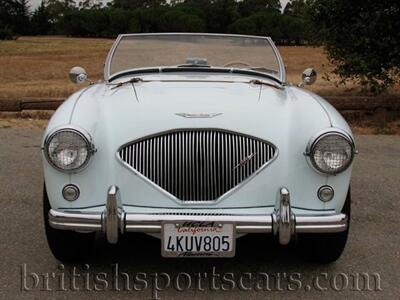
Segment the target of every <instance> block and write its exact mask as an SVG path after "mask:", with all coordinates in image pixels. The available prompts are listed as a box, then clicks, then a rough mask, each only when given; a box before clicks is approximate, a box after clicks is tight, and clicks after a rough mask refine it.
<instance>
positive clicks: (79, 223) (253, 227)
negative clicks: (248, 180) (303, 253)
mask: <svg viewBox="0 0 400 300" xmlns="http://www.w3.org/2000/svg"><path fill="white" fill-rule="evenodd" d="M180 221H190V222H199V223H202V222H215V223H219V222H220V223H232V224H234V227H235V229H236V233H237V234H246V233H273V234H274V235H275V236H277V237H278V240H279V243H280V244H282V245H286V244H288V243H289V242H290V240H291V239H292V237H293V236H294V235H295V234H296V233H323V232H325V233H326V232H341V231H345V230H346V229H347V224H348V222H347V221H348V220H347V216H346V215H345V214H343V213H340V214H325V215H299V214H297V215H295V214H294V213H293V211H292V209H291V206H290V193H289V191H288V189H286V188H281V189H280V197H279V201H278V202H277V203H276V205H275V209H274V212H273V213H272V214H270V215H190V216H186V215H154V214H134V213H126V212H125V211H124V207H123V204H122V201H121V196H120V192H119V188H118V187H117V186H111V187H110V188H109V189H108V193H107V202H106V207H105V210H104V211H103V212H102V213H93V214H92V213H77V212H65V211H58V210H54V209H51V210H50V211H49V223H50V226H52V227H53V228H56V229H63V230H73V231H80V232H91V231H102V232H104V234H105V236H106V238H107V240H108V242H109V243H112V244H115V243H117V242H118V238H119V235H120V234H123V233H125V232H143V233H161V232H162V225H163V222H180Z"/></svg>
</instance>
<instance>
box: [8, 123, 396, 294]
mask: <svg viewBox="0 0 400 300" xmlns="http://www.w3.org/2000/svg"><path fill="white" fill-rule="evenodd" d="M41 134H42V132H41V130H34V129H0V183H1V188H0V191H1V193H0V204H1V213H0V214H1V217H0V226H1V231H0V254H1V261H0V298H1V299H17V298H18V299H45V298H50V299H66V298H74V299H90V298H95V297H96V298H97V299H109V298H110V297H114V296H117V295H116V294H117V293H116V291H115V290H116V288H117V287H118V288H124V291H122V292H119V293H118V297H121V298H126V299H134V298H145V299H151V298H152V297H153V298H155V296H158V298H161V299H172V298H178V299H189V298H194V299H200V298H206V299H208V298H210V297H213V298H218V299H232V298H240V297H252V298H259V299H265V298H278V297H279V298H280V297H282V296H285V297H287V298H289V299H291V298H293V299H297V298H304V297H307V298H312V297H313V298H315V297H324V298H334V297H337V296H347V297H352V298H371V299H372V298H373V299H376V298H382V299H399V295H400V286H399V277H400V271H399V267H400V253H399V245H400V237H399V231H398V227H399V225H398V222H399V216H400V214H399V208H400V204H399V203H400V201H399V197H398V195H399V194H400V181H399V177H400V176H399V175H400V155H399V154H400V137H399V136H358V137H357V144H358V148H359V151H360V154H359V155H358V157H357V160H356V163H355V170H354V176H353V182H352V191H353V216H352V225H351V230H350V239H349V243H348V246H347V248H346V250H345V253H344V254H343V256H342V258H341V259H340V260H339V261H337V262H336V263H335V264H332V265H329V266H319V265H315V264H311V263H309V262H307V261H305V260H304V259H303V258H302V257H301V256H299V255H297V253H296V251H295V250H294V249H283V248H280V247H278V246H276V245H274V244H273V243H270V241H269V242H268V240H265V241H264V240H263V239H260V238H248V237H244V238H241V239H239V242H238V247H239V249H238V252H239V256H238V257H236V258H235V259H227V260H210V259H202V260H199V259H194V260H168V259H162V258H160V255H159V247H160V245H159V241H158V240H156V239H153V238H150V237H146V236H144V237H137V236H127V237H125V238H124V240H123V241H122V242H121V243H120V244H119V245H118V246H110V245H107V244H106V243H105V242H104V240H103V239H102V238H101V237H99V238H98V239H97V240H96V244H97V245H96V246H97V251H96V252H95V253H94V254H93V257H92V258H91V259H90V260H89V261H88V265H87V266H85V265H77V266H76V271H75V274H76V275H75V276H74V275H73V269H74V267H75V266H73V265H65V266H60V265H59V263H58V262H57V261H56V260H55V259H54V258H53V257H52V255H51V253H50V251H49V249H48V248H47V244H46V241H45V236H44V229H43V225H42V212H41V201H42V198H41V197H42V195H41V193H42V181H43V179H42V170H41V158H40V149H39V144H40V139H41ZM254 250H257V252H255V251H254ZM115 264H117V266H118V268H119V270H118V274H119V275H118V276H117V278H118V280H119V281H118V286H117V287H116V286H115V278H114V277H113V273H115V272H116V270H115V269H116V265H115ZM122 272H126V273H127V274H128V276H129V283H130V286H128V289H127V288H126V286H125V287H123V286H122V285H123V284H124V281H122V280H123V278H124V276H125V275H123V274H121V273H122ZM163 272H164V273H165V274H163ZM33 273H34V274H36V275H34V274H33ZM213 273H214V274H213ZM249 273H250V274H249ZM262 273H267V274H268V275H269V276H270V278H269V281H267V280H266V277H265V274H264V275H263V274H262ZM361 273H369V274H371V277H370V281H371V289H378V288H379V287H377V286H376V284H375V279H376V278H377V276H376V275H375V276H374V273H375V274H379V276H380V289H381V291H363V292H360V291H357V287H356V286H355V285H354V284H352V283H351V282H353V283H354V282H355V281H357V279H356V278H357V277H356V275H357V274H361ZM152 274H153V275H152ZM156 274H157V276H158V277H157V276H156ZM195 274H197V275H195ZM198 274H200V275H198ZM218 274H219V275H221V276H223V275H224V276H225V277H224V278H223V279H221V277H220V278H219V277H218V276H217V275H218ZM77 275H80V277H77ZM167 275H168V276H169V277H170V279H171V280H172V282H171V283H170V287H169V288H168V289H167V290H165V291H160V292H159V293H158V294H157V295H156V294H155V283H157V282H158V284H159V287H160V289H163V287H164V285H165V284H167V283H168V282H167V281H168V279H167ZM189 275H191V276H192V278H191V280H192V282H191V286H192V289H190V290H186V291H184V292H180V291H179V289H185V288H186V286H187V285H188V278H187V276H189ZM361 275H362V274H361ZM361 275H360V276H361ZM36 276H39V277H36ZM46 276H48V277H47V278H48V279H46ZM87 276H89V280H88V284H86V278H87ZM95 276H97V277H96V278H94V277H95ZM135 276H136V277H135ZM145 276H146V278H145ZM206 276H207V278H206ZM249 276H252V280H249ZM24 278H25V280H24ZM73 278H75V283H74V282H73V281H74V280H73ZM198 278H202V279H201V280H200V284H199V283H198ZM279 278H280V279H279ZM363 278H365V277H359V280H358V282H359V283H360V282H361V283H360V285H364V284H363V282H362V279H363ZM36 279H39V281H38V282H37V283H38V286H36V287H35V283H36V282H35V280H36ZM140 279H145V280H144V281H139V280H140ZM229 279H234V280H235V281H234V283H235V285H236V288H235V289H232V286H233V282H232V281H229ZM296 279H299V280H300V282H298V281H296ZM346 279H348V280H349V281H350V282H349V283H348V285H346ZM360 280H361V281H360ZM176 281H177V282H178V283H180V284H179V285H177V284H176ZM46 282H48V284H46ZM60 282H61V283H62V282H64V288H65V289H66V290H67V291H62V288H63V286H62V285H61V284H60ZM278 282H279V283H280V284H281V286H278V285H277V283H278ZM95 283H96V285H95ZM134 283H135V284H136V285H135V288H136V289H137V290H138V291H133V289H134V286H133V284H134ZM221 283H223V284H222V285H221ZM267 283H269V286H268V285H267ZM289 283H291V285H289ZM74 284H75V286H74ZM145 284H148V287H147V288H145V287H146V286H145ZM213 284H214V285H215V286H213ZM346 286H347V288H346ZM94 288H97V289H98V290H99V291H97V292H93V291H89V290H93V289H94ZM213 288H214V289H216V290H217V291H212V289H213ZM222 288H224V289H225V290H226V291H223V290H222ZM268 288H269V289H272V291H268ZM359 288H360V289H362V287H359ZM46 289H47V290H50V291H46ZM73 289H75V290H76V289H79V290H78V291H73ZM129 289H130V290H131V291H129ZM202 289H204V290H205V291H202ZM246 289H250V290H246ZM257 289H258V290H257ZM281 289H282V290H281ZM288 289H294V290H295V291H290V290H288ZM321 289H322V290H324V291H320V290H321ZM325 289H326V290H325ZM335 289H336V290H340V291H336V290H335ZM57 290H58V291H57Z"/></svg>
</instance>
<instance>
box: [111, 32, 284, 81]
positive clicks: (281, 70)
mask: <svg viewBox="0 0 400 300" xmlns="http://www.w3.org/2000/svg"><path fill="white" fill-rule="evenodd" d="M168 35H171V36H173V35H188V36H190V35H191V36H193V35H197V36H221V37H243V38H254V39H263V40H266V41H268V42H269V44H270V46H271V48H272V51H273V53H274V54H275V57H276V59H277V62H278V65H279V77H275V76H273V77H275V78H276V79H277V80H279V81H280V82H281V84H284V83H285V82H286V69H285V65H284V63H283V59H282V56H281V55H280V53H279V51H278V49H277V47H276V46H275V43H274V42H273V40H272V39H271V38H270V37H263V36H255V35H242V34H219V33H184V32H168V33H167V32H162V33H129V34H120V35H118V37H117V39H116V40H115V42H114V44H113V45H112V47H111V49H110V51H109V52H108V55H107V59H106V63H105V64H104V80H105V81H106V82H110V81H111V80H112V79H113V78H114V77H115V76H116V75H120V73H124V72H129V71H134V70H140V69H149V68H151V69H159V68H160V66H151V67H150V66H149V67H140V68H133V69H127V70H124V71H121V72H118V73H115V74H112V76H111V61H112V58H113V56H114V53H115V50H116V49H117V47H118V45H119V43H120V41H121V40H122V38H125V37H131V36H168ZM169 67H171V66H169ZM218 68H222V67H218ZM230 69H231V68H227V70H230ZM244 70H245V69H244Z"/></svg>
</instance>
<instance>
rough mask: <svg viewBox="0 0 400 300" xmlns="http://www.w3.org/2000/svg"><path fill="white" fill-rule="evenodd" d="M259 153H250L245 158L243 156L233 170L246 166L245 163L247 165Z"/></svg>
mask: <svg viewBox="0 0 400 300" xmlns="http://www.w3.org/2000/svg"><path fill="white" fill-rule="evenodd" d="M256 155H257V152H254V153H250V155H248V156H246V157H245V158H243V159H242V160H241V161H240V163H238V164H237V165H236V166H235V167H234V168H233V171H234V170H236V169H237V168H239V167H244V166H245V165H247V164H248V163H249V162H250V161H251V160H252V159H253V158H254V157H255V156H256Z"/></svg>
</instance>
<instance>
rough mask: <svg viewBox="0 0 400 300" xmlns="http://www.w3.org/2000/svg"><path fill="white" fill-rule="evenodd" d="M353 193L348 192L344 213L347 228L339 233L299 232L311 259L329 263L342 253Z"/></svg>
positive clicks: (348, 227)
mask: <svg viewBox="0 0 400 300" xmlns="http://www.w3.org/2000/svg"><path fill="white" fill-rule="evenodd" d="M350 212H351V194H350V189H349V191H348V192H347V197H346V201H345V203H344V206H343V209H342V213H344V214H346V215H347V229H346V230H345V231H342V232H337V233H313V234H299V235H298V242H299V246H300V249H301V250H302V252H303V253H304V254H305V256H306V257H308V258H309V259H310V260H311V261H314V262H317V263H323V264H328V263H332V262H334V261H336V260H337V259H339V257H340V256H341V255H342V253H343V250H344V248H345V246H346V242H347V236H348V234H349V229H350Z"/></svg>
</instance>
